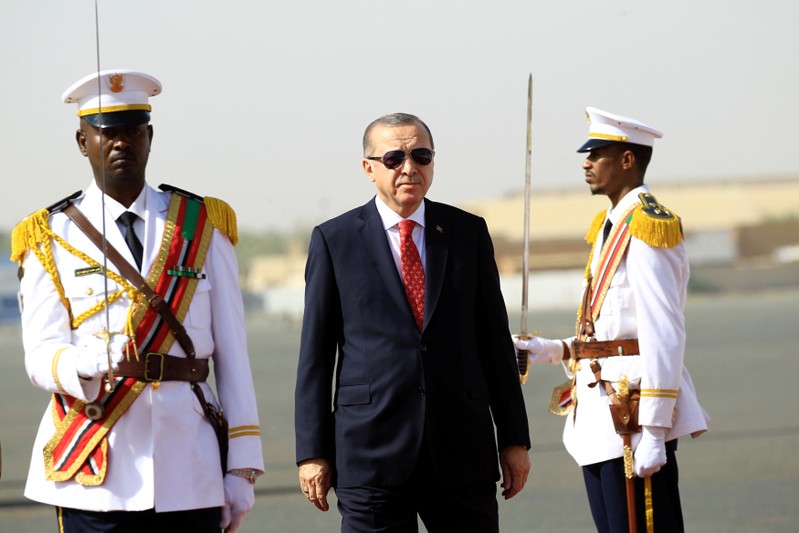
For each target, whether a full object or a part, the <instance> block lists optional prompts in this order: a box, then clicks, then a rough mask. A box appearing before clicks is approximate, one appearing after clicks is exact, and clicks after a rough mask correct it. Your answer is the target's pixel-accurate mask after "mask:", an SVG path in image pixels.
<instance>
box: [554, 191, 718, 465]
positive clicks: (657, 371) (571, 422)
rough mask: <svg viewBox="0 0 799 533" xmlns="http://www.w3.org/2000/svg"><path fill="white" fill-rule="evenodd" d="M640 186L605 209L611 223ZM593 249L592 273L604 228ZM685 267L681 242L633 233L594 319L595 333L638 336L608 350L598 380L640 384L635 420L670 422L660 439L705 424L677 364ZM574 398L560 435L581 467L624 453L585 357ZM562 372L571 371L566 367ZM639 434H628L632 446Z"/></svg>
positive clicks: (681, 341) (632, 200) (655, 423)
mask: <svg viewBox="0 0 799 533" xmlns="http://www.w3.org/2000/svg"><path fill="white" fill-rule="evenodd" d="M642 192H649V191H648V188H647V187H646V186H641V187H638V188H636V189H634V190H632V191H630V192H629V193H628V194H627V195H625V196H624V198H622V200H621V201H620V202H619V203H618V205H617V206H616V207H615V208H613V209H612V210H609V211H608V217H609V218H610V220H611V221H612V222H613V224H614V226H615V225H616V224H617V223H618V222H619V221H620V219H621V217H622V216H623V214H624V213H625V212H626V211H627V210H628V209H629V208H630V207H631V206H633V205H634V204H635V203H639V202H640V200H639V198H638V195H639V193H642ZM597 239H599V240H600V242H598V243H597V246H596V248H595V252H594V257H593V262H592V265H591V272H592V274H596V269H597V264H598V262H599V255H600V254H599V250H600V249H601V247H602V242H601V239H602V235H601V232H600V235H599V236H598V237H597ZM688 277H689V267H688V256H687V254H686V249H685V243H684V242H680V244H678V245H677V246H674V247H672V248H660V247H654V246H650V245H648V244H646V243H645V242H644V241H642V240H640V239H637V238H636V237H632V238H631V239H630V244H629V246H628V248H627V251H626V253H625V255H624V257H623V258H622V260H621V263H620V264H619V267H618V269H617V270H616V273H615V275H614V277H613V279H612V281H611V284H610V288H609V290H608V292H607V295H606V297H605V300H604V302H603V303H602V308H601V311H600V314H599V318H598V319H597V321H596V323H595V324H594V326H595V330H596V340H598V341H606V340H613V339H633V338H637V339H638V344H639V349H640V352H641V353H640V355H637V356H623V357H618V356H617V357H606V358H601V359H599V360H598V361H599V362H600V364H601V365H602V379H604V380H608V381H610V382H611V383H612V384H613V386H614V388H617V386H616V384H617V381H618V380H619V378H620V377H621V376H624V375H626V376H627V377H628V378H629V379H630V383H631V384H640V387H641V389H642V397H641V401H640V405H639V423H640V424H641V425H652V426H661V427H667V428H670V429H669V431H668V432H667V435H666V440H667V441H669V440H672V439H675V438H678V437H682V436H684V435H689V434H693V435H694V436H698V434H700V433H702V432H704V431H705V430H706V429H707V422H708V420H709V418H708V417H707V414H706V413H705V412H704V410H703V409H702V407H701V406H700V405H699V402H698V401H697V397H696V391H695V390H694V386H693V383H692V382H691V376H690V375H689V374H688V370H687V369H686V368H685V366H684V365H683V358H684V355H685V316H684V310H685V299H686V292H687V286H688ZM576 364H577V368H578V370H576V374H577V379H576V392H577V405H576V409H573V410H572V411H571V412H570V413H569V415H568V417H567V420H566V427H565V429H564V431H563V442H564V444H565V445H566V449H567V450H568V451H569V453H570V454H571V455H572V457H574V459H575V460H576V461H577V463H578V464H579V465H581V466H584V465H590V464H594V463H598V462H601V461H606V460H609V459H614V458H617V457H621V456H622V438H621V436H619V435H617V434H616V432H615V430H614V426H613V421H612V419H611V415H610V409H609V408H608V405H609V400H608V396H607V394H606V393H605V391H604V388H603V387H601V386H596V387H593V388H589V387H588V384H589V383H593V382H594V381H595V378H594V375H593V373H592V371H591V369H590V368H589V365H588V361H587V360H584V361H580V362H577V363H576ZM567 374H569V376H570V377H571V374H570V373H569V372H568V370H567ZM640 437H641V434H640V433H638V434H636V435H634V436H633V448H635V446H637V444H638V441H639V440H640Z"/></svg>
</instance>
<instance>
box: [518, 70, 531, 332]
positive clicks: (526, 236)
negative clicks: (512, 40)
mask: <svg viewBox="0 0 799 533" xmlns="http://www.w3.org/2000/svg"><path fill="white" fill-rule="evenodd" d="M532 151H533V75H532V74H530V77H529V78H528V79H527V150H526V152H525V165H524V232H523V238H522V240H523V251H522V323H521V330H520V331H519V333H520V334H521V335H527V333H528V332H527V301H528V300H527V299H528V285H529V280H528V278H529V277H530V262H529V254H530V177H531V172H532V164H531V159H532Z"/></svg>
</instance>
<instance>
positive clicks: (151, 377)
mask: <svg viewBox="0 0 799 533" xmlns="http://www.w3.org/2000/svg"><path fill="white" fill-rule="evenodd" d="M139 357H140V360H139V361H136V360H131V361H122V362H121V363H119V366H118V367H117V370H116V374H117V375H119V376H124V377H131V378H137V379H140V380H142V381H192V382H196V381H205V380H206V379H207V378H208V359H187V358H185V357H176V356H174V355H167V354H164V353H158V352H149V353H147V354H145V355H141V354H140V355H139Z"/></svg>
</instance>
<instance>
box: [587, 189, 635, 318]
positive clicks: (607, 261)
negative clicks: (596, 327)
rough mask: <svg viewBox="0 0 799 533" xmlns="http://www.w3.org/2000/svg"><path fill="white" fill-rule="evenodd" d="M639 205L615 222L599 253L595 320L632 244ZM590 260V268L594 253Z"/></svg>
mask: <svg viewBox="0 0 799 533" xmlns="http://www.w3.org/2000/svg"><path fill="white" fill-rule="evenodd" d="M637 207H638V204H634V205H633V206H632V207H630V209H629V210H628V211H627V212H626V213H625V214H624V215H623V216H622V217H621V218H620V219H619V222H618V223H616V224H614V226H613V229H612V230H611V231H610V234H609V235H608V240H607V243H605V244H604V245H603V246H602V251H601V252H600V254H599V263H598V264H597V268H596V275H595V276H593V279H592V288H591V317H592V318H593V320H594V322H596V320H597V319H598V318H599V310H600V309H602V303H603V302H604V301H605V295H607V293H608V289H609V288H610V282H611V280H613V276H614V275H615V274H616V270H617V269H618V268H619V263H621V260H622V258H623V257H624V252H626V251H627V245H628V244H630V222H631V221H632V217H633V212H634V211H635V209H636V208H637ZM588 260H589V268H590V261H593V255H592V257H590V258H589V259H588Z"/></svg>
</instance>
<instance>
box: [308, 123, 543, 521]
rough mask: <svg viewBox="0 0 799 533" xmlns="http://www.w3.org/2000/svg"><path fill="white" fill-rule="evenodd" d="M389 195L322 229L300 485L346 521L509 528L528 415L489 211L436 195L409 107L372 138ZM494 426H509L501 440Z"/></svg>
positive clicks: (311, 271) (367, 151)
mask: <svg viewBox="0 0 799 533" xmlns="http://www.w3.org/2000/svg"><path fill="white" fill-rule="evenodd" d="M363 150H364V158H363V163H362V165H363V169H364V171H365V172H366V175H367V176H368V177H369V179H370V181H372V182H373V183H374V184H375V187H376V192H377V195H376V197H375V198H373V199H372V200H370V201H369V202H367V203H366V204H365V205H363V206H361V207H358V208H356V209H353V210H352V211H349V212H347V213H344V214H343V215H341V216H338V217H336V218H333V219H331V220H329V221H327V222H325V223H324V224H321V225H320V226H317V227H316V228H314V230H313V234H312V236H311V244H310V249H309V252H308V263H307V265H306V271H305V279H306V292H305V314H304V319H303V327H302V340H301V347H300V357H299V365H298V371H297V385H296V391H295V408H296V411H295V412H296V414H295V429H296V438H297V442H296V444H297V464H298V465H299V478H300V487H301V489H302V491H303V492H304V493H305V495H306V496H307V498H308V499H309V501H311V502H312V503H313V504H314V505H315V506H316V507H317V508H319V509H321V510H322V511H326V510H328V502H327V493H328V491H329V489H330V487H331V486H334V487H335V489H336V497H337V499H338V508H339V511H340V513H341V515H342V531H346V532H367V531H385V532H389V531H391V532H394V531H396V532H408V531H416V529H417V514H418V516H419V517H420V518H421V520H422V521H423V523H424V524H425V526H426V528H427V530H428V531H429V532H431V533H434V532H451V531H459V532H465V531H479V532H481V533H485V532H491V531H498V530H499V525H498V508H497V498H496V491H497V488H496V482H497V481H498V480H499V478H500V473H499V468H498V467H497V463H498V461H497V455H498V452H497V450H498V449H499V450H500V452H499V464H500V465H501V470H502V481H503V483H502V487H503V488H504V490H503V492H502V494H503V496H504V497H505V499H509V498H512V497H513V496H514V495H516V494H517V493H518V492H519V491H521V490H522V488H523V487H524V484H525V482H526V480H527V474H528V472H529V470H530V461H529V459H528V455H527V450H528V449H529V447H530V437H529V430H528V426H527V414H526V411H525V407H524V401H523V399H522V393H521V387H520V385H519V376H518V373H517V370H516V363H515V356H514V349H513V345H512V342H511V340H510V336H509V332H508V318H507V312H506V309H505V303H504V301H503V299H502V294H501V292H500V286H499V276H498V273H497V267H496V263H495V261H494V250H493V245H492V243H491V238H490V236H489V234H488V229H487V227H486V224H485V221H484V220H483V219H481V218H479V217H476V216H474V215H471V214H469V213H466V212H464V211H461V210H459V209H456V208H454V207H451V206H448V205H445V204H440V203H437V202H432V201H430V200H427V199H425V194H426V193H427V190H428V189H429V188H430V185H431V184H432V181H433V168H434V161H433V160H434V156H435V152H434V145H433V137H432V134H431V133H430V130H429V128H428V127H427V125H426V124H425V123H424V122H422V121H421V120H420V119H419V118H418V117H415V116H413V115H408V114H404V113H396V114H392V115H386V116H384V117H381V118H378V119H377V120H375V121H374V122H372V123H371V124H370V125H369V126H368V127H367V128H366V131H365V133H364V137H363ZM495 428H496V436H495V431H494V430H495Z"/></svg>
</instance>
